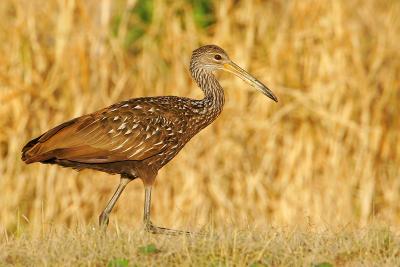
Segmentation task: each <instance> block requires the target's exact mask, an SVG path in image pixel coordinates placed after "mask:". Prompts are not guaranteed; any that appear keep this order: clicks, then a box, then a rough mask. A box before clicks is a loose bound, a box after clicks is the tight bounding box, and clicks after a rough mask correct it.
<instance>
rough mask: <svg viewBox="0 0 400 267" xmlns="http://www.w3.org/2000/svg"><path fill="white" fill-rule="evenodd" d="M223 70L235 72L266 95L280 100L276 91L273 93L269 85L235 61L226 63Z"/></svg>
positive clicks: (276, 100)
mask: <svg viewBox="0 0 400 267" xmlns="http://www.w3.org/2000/svg"><path fill="white" fill-rule="evenodd" d="M223 70H225V71H228V72H230V73H233V74H235V75H236V76H238V77H239V78H240V79H242V80H243V81H245V82H247V83H249V84H250V85H251V86H253V87H255V88H256V89H257V90H259V91H260V92H261V93H263V94H264V95H266V96H268V97H269V98H271V99H272V100H274V101H275V102H278V98H277V97H276V96H275V95H274V93H272V91H271V90H270V89H269V88H268V87H267V86H265V85H264V84H263V83H262V82H260V81H259V80H257V79H256V78H254V77H253V76H251V75H250V74H249V73H248V72H247V71H245V70H244V69H242V68H241V67H239V66H238V65H236V64H235V63H234V62H232V61H230V62H229V63H225V64H224V66H223Z"/></svg>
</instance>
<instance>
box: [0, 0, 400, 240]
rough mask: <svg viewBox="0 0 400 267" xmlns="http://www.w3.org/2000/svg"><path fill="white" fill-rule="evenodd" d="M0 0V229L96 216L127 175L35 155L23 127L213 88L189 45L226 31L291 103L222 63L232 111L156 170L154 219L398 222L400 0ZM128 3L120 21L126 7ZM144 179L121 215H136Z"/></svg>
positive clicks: (124, 201) (192, 225) (232, 50)
mask: <svg viewBox="0 0 400 267" xmlns="http://www.w3.org/2000/svg"><path fill="white" fill-rule="evenodd" d="M136 4H137V3H136V1H135V0H127V1H111V0H103V1H94V0H92V1H77V0H75V1H74V0H53V1H38V0H37V1H30V0H5V1H0V62H1V64H0V101H1V106H0V116H1V119H0V127H1V128H0V129H1V131H0V159H1V160H0V173H1V177H0V203H1V208H0V231H5V230H7V231H11V232H12V231H15V230H16V229H21V228H29V229H32V230H33V231H41V230H43V228H46V227H49V226H51V225H58V224H62V225H75V224H76V223H82V222H83V223H89V222H90V223H94V222H95V221H97V216H98V214H99V213H100V212H101V210H102V208H103V207H104V205H105V204H106V201H107V200H108V198H109V197H110V195H111V193H112V191H113V190H114V189H115V187H116V185H117V183H118V177H117V176H110V175H106V174H102V173H99V172H93V171H83V172H81V173H77V172H75V171H73V170H69V169H63V168H60V167H57V166H44V165H41V164H34V165H29V166H27V165H24V164H23V163H22V162H21V160H20V150H21V148H22V146H23V145H24V143H25V142H26V141H28V140H29V139H31V138H33V137H36V136H37V135H39V134H40V133H42V132H43V131H46V130H47V129H49V128H50V127H53V126H55V125H57V124H59V123H61V122H63V121H65V120H67V119H70V118H72V117H75V116H79V115H81V114H85V113H89V112H92V111H95V110H97V109H99V108H102V107H104V106H107V105H109V104H112V103H114V102H116V101H119V100H123V99H128V98H132V97H139V96H150V95H180V96H189V97H194V98H200V97H202V94H201V91H200V90H199V89H198V88H197V87H196V86H195V84H194V83H193V81H192V80H191V78H190V75H189V72H188V64H189V58H190V54H191V51H192V50H193V49H195V48H197V47H198V46H200V45H201V44H207V43H214V44H217V45H220V46H222V47H223V48H225V49H226V51H227V52H228V53H229V55H230V56H231V58H232V59H234V60H235V61H236V62H237V63H238V64H239V65H241V66H243V67H244V68H246V69H248V70H249V71H250V72H252V73H253V74H254V75H255V76H256V77H258V78H259V79H260V80H262V81H264V82H265V83H266V84H268V85H269V87H270V88H272V89H273V91H274V92H275V93H276V94H277V95H278V97H279V99H280V102H279V103H278V104H275V103H273V102H272V101H269V100H268V99H267V98H265V97H264V96H263V95H261V94H259V93H257V92H254V91H253V89H252V88H249V87H248V86H247V85H246V84H244V83H243V82H242V81H240V80H238V79H237V78H234V77H232V76H229V75H227V74H223V75H220V81H221V84H222V85H223V87H224V88H225V91H226V98H227V101H226V105H225V109H224V112H223V113H222V115H221V117H220V118H219V119H218V120H217V121H216V122H215V123H214V124H212V126H210V127H208V128H207V129H205V130H204V131H203V132H201V133H200V134H199V135H198V136H196V137H195V138H194V139H193V140H192V141H191V142H190V143H189V144H188V145H187V146H186V147H185V148H184V149H183V151H182V152H181V153H180V154H179V155H178V156H177V157H176V158H175V159H174V160H173V161H172V162H171V163H169V164H168V165H167V166H166V167H165V168H164V169H162V171H161V172H160V173H159V176H158V178H157V182H156V187H155V190H154V198H153V203H152V211H153V221H154V222H155V223H156V224H159V225H164V226H169V227H179V228H187V229H197V228H200V227H201V226H202V225H203V224H207V223H209V222H210V221H211V222H212V224H214V225H215V226H224V225H235V226H236V225H237V226H245V225H246V224H252V225H258V226H263V225H270V224H272V225H293V224H302V223H304V224H311V225H316V226H323V227H324V226H327V225H346V224H352V225H356V226H358V225H364V224H367V223H368V222H370V221H371V220H374V221H376V220H378V221H384V222H386V223H388V224H391V225H394V226H399V224H400V205H399V203H400V171H399V166H400V140H399V131H400V119H399V114H400V57H399V48H400V45H399V43H400V21H399V20H400V2H399V1H396V0H385V1H378V0H353V1H345V0H339V1H319V0H306V1H303V0H301V1H300V0H298V1H295V0H293V1H232V0H223V1H215V2H214V4H213V6H214V16H215V17H214V22H215V23H214V24H211V25H210V26H208V27H200V26H199V25H198V24H196V22H195V19H194V17H195V16H194V14H193V6H192V5H190V4H189V2H188V1H184V0H178V1H171V2H168V1H163V0H154V4H153V8H154V9H153V15H152V19H151V20H150V22H148V23H147V24H146V25H144V26H143V29H144V33H143V35H142V36H141V37H139V38H136V39H135V38H133V39H135V40H134V41H132V36H131V35H132V34H131V29H132V27H137V25H141V23H142V24H143V21H142V20H140V18H139V17H138V15H137V14H136V13H132V12H131V11H130V10H132V8H135V5H136ZM116 18H117V20H118V23H117V22H115V21H116ZM142 205H143V188H142V184H141V183H140V182H133V183H131V184H130V185H129V186H128V188H127V189H126V192H124V194H123V195H122V197H121V199H120V200H119V202H118V204H117V206H116V208H115V210H114V212H113V213H112V215H111V223H112V224H114V223H118V224H124V225H126V226H127V227H139V225H140V223H141V216H142Z"/></svg>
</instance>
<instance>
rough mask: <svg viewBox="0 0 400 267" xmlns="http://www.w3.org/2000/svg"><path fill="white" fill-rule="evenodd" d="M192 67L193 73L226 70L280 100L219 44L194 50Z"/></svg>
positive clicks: (276, 100) (270, 96)
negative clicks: (234, 60) (230, 56)
mask: <svg viewBox="0 0 400 267" xmlns="http://www.w3.org/2000/svg"><path fill="white" fill-rule="evenodd" d="M190 69H191V71H192V73H196V72H197V71H207V72H213V71H217V70H224V71H227V72H230V73H233V74H235V75H236V76H238V77H239V78H241V79H242V80H243V81H245V82H247V83H249V84H250V85H251V86H253V87H255V88H256V89H257V90H259V91H260V92H261V93H263V94H264V95H266V96H268V97H269V98H271V99H272V100H274V101H275V102H278V98H277V97H276V96H275V95H274V94H273V93H272V91H271V90H270V89H269V88H268V87H267V86H265V85H264V84H263V83H262V82H260V81H259V80H257V79H256V78H254V77H253V76H252V75H251V74H249V73H248V72H246V71H245V70H243V69H242V68H240V67H239V66H238V65H236V64H235V63H234V62H233V61H232V60H231V59H230V58H229V56H228V54H227V53H226V52H225V51H224V50H223V49H222V48H221V47H219V46H216V45H205V46H202V47H199V48H197V49H196V50H194V51H193V53H192V60H191V63H190Z"/></svg>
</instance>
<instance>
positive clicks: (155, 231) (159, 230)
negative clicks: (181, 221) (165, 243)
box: [144, 222, 195, 236]
mask: <svg viewBox="0 0 400 267" xmlns="http://www.w3.org/2000/svg"><path fill="white" fill-rule="evenodd" d="M144 230H145V231H146V232H149V233H152V234H164V235H174V236H177V235H188V236H190V235H195V234H194V233H192V232H188V231H182V230H174V229H169V228H164V227H158V226H154V225H153V223H152V222H148V223H145V227H144Z"/></svg>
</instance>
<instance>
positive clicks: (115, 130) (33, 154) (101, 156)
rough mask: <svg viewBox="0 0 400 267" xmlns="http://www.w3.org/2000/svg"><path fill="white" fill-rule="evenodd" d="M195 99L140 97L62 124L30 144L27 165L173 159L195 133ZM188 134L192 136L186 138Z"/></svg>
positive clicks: (25, 157)
mask: <svg viewBox="0 0 400 267" xmlns="http://www.w3.org/2000/svg"><path fill="white" fill-rule="evenodd" d="M191 101H193V100H190V99H186V98H178V97H152V98H136V99H131V100H128V101H124V102H120V103H117V104H114V105H112V106H110V107H108V108H105V109H102V110H99V111H97V112H94V113H92V114H88V115H84V116H82V117H78V118H75V119H73V120H70V121H68V122H65V123H63V124H60V125H58V126H57V127H55V128H53V129H51V130H49V131H47V132H46V133H44V134H42V135H41V136H39V137H37V138H35V139H33V140H31V141H30V142H28V143H27V144H26V145H25V147H24V148H23V150H22V159H23V160H24V161H25V162H26V163H33V162H51V163H53V162H54V160H56V161H55V163H57V160H61V161H65V160H67V161H71V162H78V163H84V164H102V163H111V162H121V161H143V160H146V159H150V158H152V157H156V156H159V157H160V155H161V156H163V157H164V158H165V160H164V161H160V163H161V165H163V164H165V163H166V162H167V161H169V160H170V158H168V157H171V156H172V157H173V156H174V155H175V154H176V153H177V151H175V150H180V148H181V147H183V145H184V144H185V143H186V142H187V141H188V140H189V139H190V138H191V137H192V135H194V132H193V133H191V132H190V131H188V129H189V128H190V122H191V119H192V118H193V115H194V113H192V112H190V103H191ZM185 135H186V136H185Z"/></svg>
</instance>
